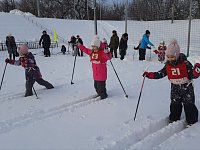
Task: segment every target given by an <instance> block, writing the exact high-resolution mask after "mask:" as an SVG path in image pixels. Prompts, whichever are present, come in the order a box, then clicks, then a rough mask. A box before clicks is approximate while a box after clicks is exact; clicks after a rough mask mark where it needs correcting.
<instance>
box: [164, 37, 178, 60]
mask: <svg viewBox="0 0 200 150" xmlns="http://www.w3.org/2000/svg"><path fill="white" fill-rule="evenodd" d="M165 54H166V55H172V56H176V59H178V57H179V55H180V47H179V45H178V43H177V40H176V39H173V40H172V41H171V42H170V44H169V45H168V46H167V50H166V51H165Z"/></svg>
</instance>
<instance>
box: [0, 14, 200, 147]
mask: <svg viewBox="0 0 200 150" xmlns="http://www.w3.org/2000/svg"><path fill="white" fill-rule="evenodd" d="M0 18H1V20H2V19H3V20H5V21H4V22H0V30H1V33H2V34H0V39H1V40H2V41H3V40H4V39H5V36H6V35H7V33H12V34H13V35H14V36H15V37H16V39H17V40H18V41H23V40H35V39H39V38H40V35H41V32H42V30H41V29H40V28H38V27H37V26H35V25H33V24H32V23H31V22H29V21H27V19H25V18H23V17H22V16H21V15H19V14H18V15H13V14H6V13H0ZM32 19H34V20H36V21H37V22H38V24H42V25H44V26H45V27H47V28H48V29H50V30H53V28H56V30H57V33H58V34H59V35H60V36H62V37H64V38H66V39H69V38H70V36H71V35H72V34H73V35H76V34H80V35H81V37H82V38H83V41H84V42H85V44H86V46H89V44H90V41H91V38H92V35H93V22H91V21H78V20H70V21H69V20H58V19H47V18H46V19H45V18H43V19H42V18H35V17H33V18H32ZM166 22H167V21H166ZM13 23H15V26H14V25H13ZM159 23H160V24H162V23H161V22H157V25H158V24H159ZM179 23H180V24H178V23H177V24H176V25H177V26H181V22H179ZM98 24H99V30H98V32H99V33H100V37H101V38H103V37H106V38H107V39H109V37H110V36H111V35H110V33H111V32H112V30H113V29H116V30H117V31H118V32H119V33H123V30H124V26H123V22H114V21H113V22H111V21H110V22H109V21H108V22H105V21H102V22H99V23H98ZM141 24H142V23H141ZM150 24H151V22H150V23H149V24H148V25H150ZM154 24H155V23H154ZM165 24H166V23H165V22H163V24H162V25H163V26H164V25H165ZM144 26H145V23H144V24H143V25H139V26H138V28H137V26H136V27H135V28H136V29H134V30H137V31H138V32H137V34H138V36H141V35H142V33H143V32H142V31H145V29H146V28H145V27H144ZM142 27H143V29H142ZM164 27H165V28H166V29H167V27H168V24H166V26H164ZM139 31H141V35H139ZM151 32H152V41H153V42H155V43H159V39H160V37H158V36H156V35H158V34H157V33H155V34H154V32H153V31H151ZM165 32H166V33H167V31H165ZM170 32H172V31H170ZM173 32H178V31H176V30H175V29H174V31H173ZM185 32H186V31H185ZM197 32H198V31H197ZM133 33H134V31H133V32H130V34H129V35H130V38H129V44H130V45H129V49H128V55H127V56H126V58H125V60H123V61H121V60H120V59H115V58H113V59H112V63H113V65H114V67H115V69H116V71H117V73H118V75H119V78H120V80H121V82H122V84H123V86H124V89H125V91H126V93H127V94H128V96H129V97H128V98H125V97H124V96H125V94H124V92H123V90H122V88H121V86H120V84H119V81H118V79H117V77H116V75H115V72H114V70H113V68H112V65H111V63H110V62H109V61H108V63H107V66H108V80H107V90H108V95H109V97H108V98H107V99H105V100H102V101H98V99H92V98H91V97H92V96H93V95H94V94H95V90H94V87H93V79H92V71H91V63H90V62H89V58H88V56H86V55H84V57H77V61H76V68H75V72H74V79H73V82H74V84H73V85H71V84H70V81H71V75H72V68H73V62H74V57H73V56H72V55H71V53H70V54H66V55H62V54H61V53H59V54H57V55H54V54H56V53H57V52H59V51H60V47H58V48H55V49H51V51H52V57H49V58H45V57H44V56H43V55H42V49H37V50H31V51H32V53H33V54H35V58H36V61H37V64H38V66H39V67H40V70H41V73H42V75H43V78H44V79H45V80H47V81H49V82H51V83H52V84H53V85H54V86H55V89H51V90H46V89H45V88H44V87H41V86H40V85H38V84H37V83H35V84H34V88H35V89H36V92H37V94H38V96H39V99H36V97H35V95H33V96H31V97H26V98H24V97H23V96H24V91H25V77H24V69H23V68H22V67H16V66H11V65H8V66H7V68H6V72H5V78H4V82H3V85H2V89H1V91H0V149H70V150H71V149H91V150H94V149H105V150H110V149H112V150H116V149H120V150H121V149H129V150H135V149H156V150H158V149H159V150H163V149H200V143H199V139H200V124H199V123H196V124H195V125H193V126H192V127H190V128H187V129H185V115H184V113H182V119H181V120H180V121H178V122H175V123H173V124H170V125H167V116H168V114H169V104H170V83H169V81H168V79H167V78H164V79H161V80H148V79H146V80H145V83H144V88H143V92H142V96H141V101H140V105H139V109H138V114H137V118H136V121H134V119H133V118H134V114H135V110H136V105H137V101H138V97H139V93H140V89H141V84H142V81H143V77H142V73H143V71H144V70H145V69H146V68H148V70H150V71H157V70H159V69H161V68H162V67H163V64H160V63H158V62H157V61H156V56H155V55H154V54H151V58H152V61H143V62H139V61H138V52H137V51H133V50H132V46H133V45H132V43H131V42H130V41H131V40H132V41H134V42H133V44H137V42H138V39H139V38H137V39H136V38H133V37H132V36H133V35H134V34H133ZM168 35H169V37H167V38H166V39H167V40H169V39H170V38H173V36H170V34H168ZM159 36H161V34H159ZM134 37H135V36H134ZM177 38H178V39H179V41H180V43H181V46H182V47H183V48H185V47H184V46H185V45H184V44H182V43H184V39H183V40H181V37H177ZM193 40H196V39H194V38H192V41H193ZM191 43H192V42H191ZM7 55H8V54H7V52H6V51H3V52H0V63H1V65H0V75H2V74H3V70H4V66H5V63H4V60H5V58H6V57H7ZM133 55H134V59H133ZM147 57H148V58H149V57H150V53H149V52H148V53H147ZM189 59H190V60H191V62H192V63H194V62H200V56H195V57H191V58H189ZM194 86H195V94H196V105H197V107H198V109H200V92H199V91H200V79H196V80H194Z"/></svg>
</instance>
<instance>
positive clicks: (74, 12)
mask: <svg viewBox="0 0 200 150" xmlns="http://www.w3.org/2000/svg"><path fill="white" fill-rule="evenodd" d="M74 19H76V5H75V0H74Z"/></svg>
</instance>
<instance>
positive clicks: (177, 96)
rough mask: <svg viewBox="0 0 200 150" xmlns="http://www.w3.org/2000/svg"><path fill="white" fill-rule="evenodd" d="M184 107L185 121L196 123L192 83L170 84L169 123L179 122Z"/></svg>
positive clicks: (196, 112) (196, 113)
mask: <svg viewBox="0 0 200 150" xmlns="http://www.w3.org/2000/svg"><path fill="white" fill-rule="evenodd" d="M182 106H183V107H184V111H185V116H186V121H187V123H188V124H194V123H196V122H197V121H198V109H197V107H196V106H195V95H194V87H193V84H192V83H189V84H188V83H186V84H182V85H175V84H171V104H170V115H169V119H170V121H177V120H180V117H181V113H182Z"/></svg>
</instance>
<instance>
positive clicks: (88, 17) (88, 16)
mask: <svg viewBox="0 0 200 150" xmlns="http://www.w3.org/2000/svg"><path fill="white" fill-rule="evenodd" d="M87 19H88V20H90V15H89V4H88V0H87Z"/></svg>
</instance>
